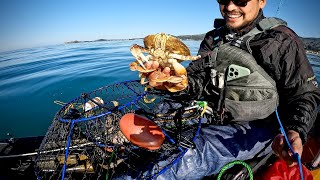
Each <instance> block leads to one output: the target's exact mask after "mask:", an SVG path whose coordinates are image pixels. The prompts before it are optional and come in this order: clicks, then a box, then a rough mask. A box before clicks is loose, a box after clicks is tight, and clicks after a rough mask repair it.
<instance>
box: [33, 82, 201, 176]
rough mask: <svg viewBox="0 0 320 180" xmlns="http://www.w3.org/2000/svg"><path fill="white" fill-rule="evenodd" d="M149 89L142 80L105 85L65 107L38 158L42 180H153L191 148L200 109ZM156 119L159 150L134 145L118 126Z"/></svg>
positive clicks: (44, 142) (52, 126) (38, 167)
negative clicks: (127, 117) (128, 117)
mask: <svg viewBox="0 0 320 180" xmlns="http://www.w3.org/2000/svg"><path fill="white" fill-rule="evenodd" d="M169 99H170V98H169V96H168V95H164V94H160V93H159V92H156V91H154V92H150V91H145V87H144V86H142V85H141V84H140V83H139V82H138V81H128V82H122V83H117V84H113V85H110V86H106V87H103V88H100V89H97V90H95V91H92V92H90V93H84V94H82V95H81V96H80V97H78V98H76V99H74V100H72V101H71V102H69V103H67V104H65V105H64V106H63V107H62V108H61V109H60V110H59V111H58V112H57V114H56V115H55V117H54V119H53V122H52V125H51V126H50V128H49V129H48V132H47V134H46V136H45V138H44V140H43V141H42V143H41V146H40V148H39V150H38V156H37V158H36V165H35V169H36V175H37V177H38V178H39V179H115V178H119V179H122V178H125V177H128V176H130V177H131V178H136V179H150V178H153V177H156V176H157V175H158V174H160V173H162V172H164V171H165V170H166V169H167V168H169V167H170V166H171V165H172V164H173V163H175V162H176V161H178V160H179V158H180V157H181V156H182V155H183V153H184V152H185V151H186V150H187V148H189V147H192V145H193V142H192V140H193V138H194V137H195V134H196V132H197V130H198V129H199V125H198V122H197V119H198V117H199V112H198V111H199V110H198V109H195V110H192V109H191V110H190V109H189V110H185V109H184V105H183V104H181V103H175V102H172V101H170V100H169ZM127 113H136V114H139V115H142V116H145V117H147V118H148V119H151V120H152V121H154V122H155V123H156V124H157V125H158V126H159V127H160V128H161V129H162V131H163V132H164V134H165V141H164V143H163V144H162V145H161V148H160V149H158V150H152V151H151V150H146V149H143V148H140V147H137V146H134V145H133V144H131V143H130V142H129V141H128V140H127V139H126V138H125V136H124V135H123V134H122V132H121V131H120V128H119V120H120V119H121V117H122V116H123V115H124V114H127Z"/></svg>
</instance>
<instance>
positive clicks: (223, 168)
mask: <svg viewBox="0 0 320 180" xmlns="http://www.w3.org/2000/svg"><path fill="white" fill-rule="evenodd" d="M236 164H240V165H243V166H244V167H245V168H247V170H248V173H249V176H250V180H253V173H252V170H251V168H250V166H249V165H248V164H247V163H245V162H243V161H233V162H230V163H228V164H226V165H224V166H223V167H222V168H221V169H220V172H219V175H218V178H217V180H220V179H221V177H222V175H223V173H224V172H225V171H226V170H227V169H229V168H230V167H231V166H234V165H236Z"/></svg>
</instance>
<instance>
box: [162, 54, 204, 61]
mask: <svg viewBox="0 0 320 180" xmlns="http://www.w3.org/2000/svg"><path fill="white" fill-rule="evenodd" d="M168 57H169V58H171V59H179V60H183V61H185V60H192V61H194V60H198V59H200V58H201V56H200V55H198V56H184V55H180V54H169V55H168Z"/></svg>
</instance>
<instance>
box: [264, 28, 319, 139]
mask: <svg viewBox="0 0 320 180" xmlns="http://www.w3.org/2000/svg"><path fill="white" fill-rule="evenodd" d="M280 30H281V31H282V33H279V34H277V35H276V36H275V38H274V39H273V40H272V41H270V42H268V43H267V44H266V45H265V46H264V47H263V48H262V51H263V52H262V53H261V54H263V56H264V57H263V59H264V62H265V63H270V64H271V66H272V67H273V68H272V69H274V78H275V79H276V82H277V89H278V92H279V113H280V118H281V120H282V122H283V124H284V125H285V127H286V128H287V129H288V130H295V131H297V132H299V134H300V136H301V139H302V140H303V141H304V142H305V141H306V138H307V133H308V132H309V130H310V129H311V127H312V125H313V123H314V121H315V119H316V115H317V106H318V104H319V102H320V92H319V89H318V87H317V80H316V76H315V75H314V73H313V70H312V68H311V65H310V63H309V61H308V59H307V56H306V54H305V50H304V48H303V45H302V42H301V41H300V39H299V38H298V36H297V35H295V33H293V31H291V30H290V29H288V28H286V29H285V28H282V29H281V28H280ZM283 31H284V32H285V33H283ZM271 45H272V46H271ZM279 57H280V58H279ZM270 64H269V65H270ZM269 67H270V66H269Z"/></svg>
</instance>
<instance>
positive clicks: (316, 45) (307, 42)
mask: <svg viewBox="0 0 320 180" xmlns="http://www.w3.org/2000/svg"><path fill="white" fill-rule="evenodd" d="M204 36H205V34H198V35H182V36H177V37H178V38H180V39H182V40H202V39H203V38H204ZM300 38H301V40H302V42H303V43H304V48H305V49H306V50H308V51H316V52H320V38H303V37H300Z"/></svg>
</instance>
